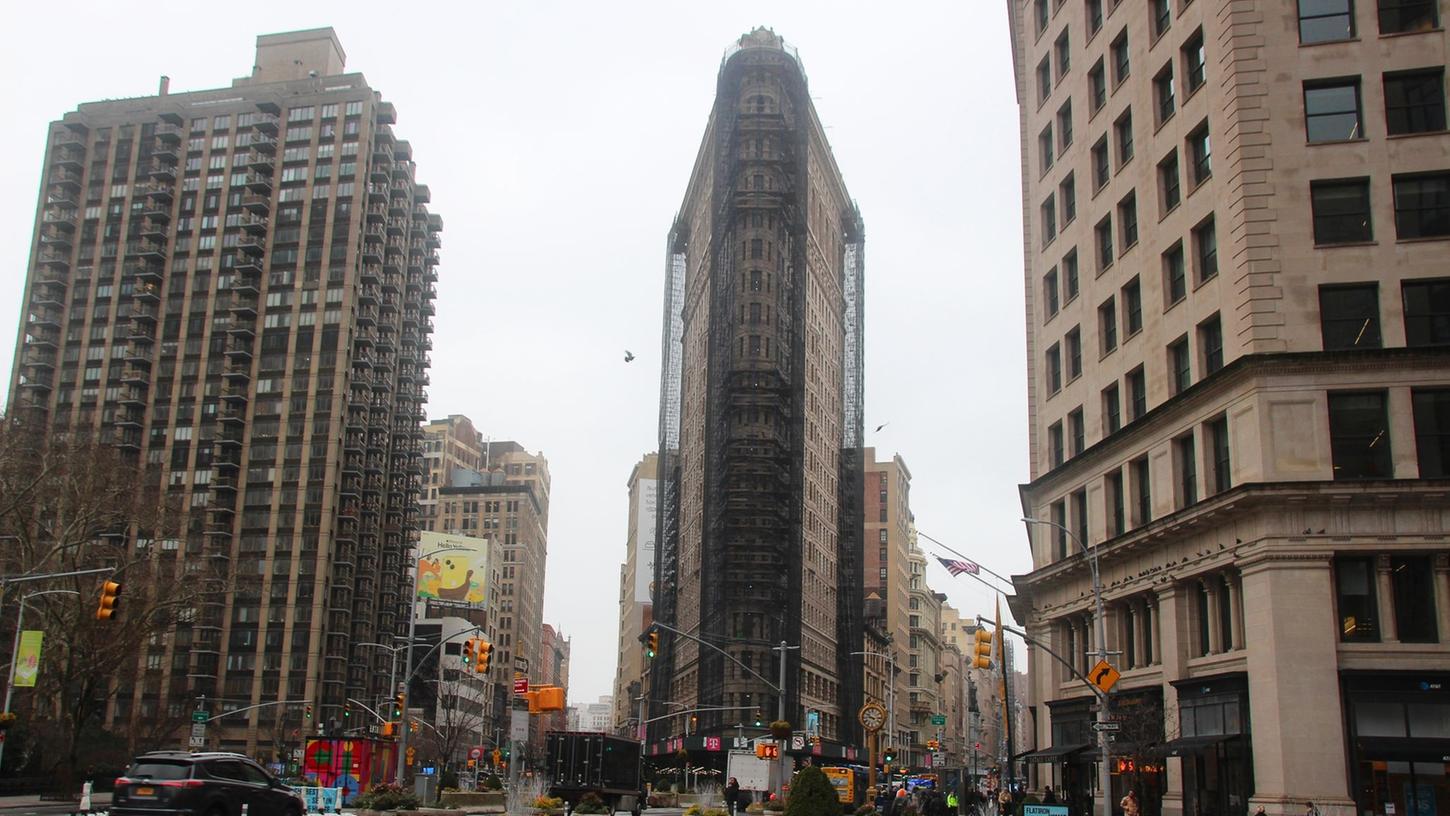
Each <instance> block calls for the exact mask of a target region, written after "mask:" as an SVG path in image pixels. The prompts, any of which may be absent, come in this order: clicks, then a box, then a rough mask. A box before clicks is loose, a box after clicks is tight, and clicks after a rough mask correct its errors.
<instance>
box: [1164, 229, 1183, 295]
mask: <svg viewBox="0 0 1450 816" xmlns="http://www.w3.org/2000/svg"><path fill="white" fill-rule="evenodd" d="M1183 267H1184V262H1183V244H1182V243H1177V244H1174V245H1173V247H1172V248H1171V249H1169V250H1168V251H1167V252H1165V253H1163V300H1164V304H1163V308H1164V309H1165V310H1166V309H1167V308H1169V307H1170V306H1172V305H1173V304H1175V303H1177V302H1178V301H1180V300H1183V299H1184V298H1185V297H1187V296H1188V273H1187V272H1186V271H1185V270H1184V268H1183Z"/></svg>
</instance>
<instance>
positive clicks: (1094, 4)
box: [1087, 0, 1103, 34]
mask: <svg viewBox="0 0 1450 816" xmlns="http://www.w3.org/2000/svg"><path fill="white" fill-rule="evenodd" d="M1087 27H1088V33H1089V34H1096V33H1098V32H1099V31H1101V30H1102V27H1103V0H1087Z"/></svg>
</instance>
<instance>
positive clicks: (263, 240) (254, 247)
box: [237, 232, 267, 255]
mask: <svg viewBox="0 0 1450 816" xmlns="http://www.w3.org/2000/svg"><path fill="white" fill-rule="evenodd" d="M237 249H238V250H239V251H241V252H245V253H247V254H248V255H261V254H262V253H264V252H266V251H267V237H266V234H265V233H257V232H243V233H242V234H241V235H239V236H237Z"/></svg>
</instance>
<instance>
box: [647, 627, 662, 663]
mask: <svg viewBox="0 0 1450 816" xmlns="http://www.w3.org/2000/svg"><path fill="white" fill-rule="evenodd" d="M659 653H660V632H659V630H658V629H655V630H651V631H650V633H649V647H648V648H646V649H645V652H644V656H645V657H648V658H651V659H653V658H654V656H655V655H657V654H659Z"/></svg>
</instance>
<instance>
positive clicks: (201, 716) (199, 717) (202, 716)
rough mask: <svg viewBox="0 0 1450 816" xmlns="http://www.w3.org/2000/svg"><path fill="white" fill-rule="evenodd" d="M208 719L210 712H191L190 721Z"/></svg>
mask: <svg viewBox="0 0 1450 816" xmlns="http://www.w3.org/2000/svg"><path fill="white" fill-rule="evenodd" d="M209 719H211V715H210V714H207V713H206V712H205V711H193V712H191V721H192V722H199V723H204V722H206V721H207V720H209Z"/></svg>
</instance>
